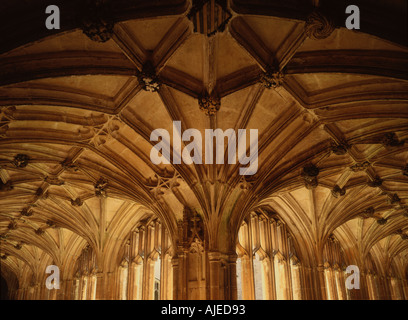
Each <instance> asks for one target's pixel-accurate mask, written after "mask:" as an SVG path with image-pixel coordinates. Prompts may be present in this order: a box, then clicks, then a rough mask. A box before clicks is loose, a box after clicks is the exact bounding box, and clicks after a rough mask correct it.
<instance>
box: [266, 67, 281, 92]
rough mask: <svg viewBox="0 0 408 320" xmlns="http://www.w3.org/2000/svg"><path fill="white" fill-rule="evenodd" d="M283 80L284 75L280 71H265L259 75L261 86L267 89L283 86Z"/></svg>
mask: <svg viewBox="0 0 408 320" xmlns="http://www.w3.org/2000/svg"><path fill="white" fill-rule="evenodd" d="M284 79H285V75H284V74H283V73H282V72H281V71H273V70H270V71H267V72H264V73H262V74H261V76H260V82H261V83H262V85H263V86H264V87H265V88H267V89H271V88H274V89H276V88H278V87H281V86H282V85H283V82H284Z"/></svg>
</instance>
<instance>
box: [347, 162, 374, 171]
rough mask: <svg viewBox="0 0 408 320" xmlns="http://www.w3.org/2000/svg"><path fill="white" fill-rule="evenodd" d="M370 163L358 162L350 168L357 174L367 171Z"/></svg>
mask: <svg viewBox="0 0 408 320" xmlns="http://www.w3.org/2000/svg"><path fill="white" fill-rule="evenodd" d="M370 165H371V163H370V162H368V161H364V162H359V163H356V164H354V165H352V166H351V167H350V169H351V171H353V172H359V171H364V170H367V169H368V168H369V167H370Z"/></svg>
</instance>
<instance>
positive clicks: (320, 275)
mask: <svg viewBox="0 0 408 320" xmlns="http://www.w3.org/2000/svg"><path fill="white" fill-rule="evenodd" d="M316 273H317V278H316V280H317V281H316V282H317V287H316V288H318V291H317V293H318V295H317V297H316V298H317V299H319V300H327V295H326V284H325V281H324V266H323V265H319V266H317V268H316Z"/></svg>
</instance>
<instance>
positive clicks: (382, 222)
mask: <svg viewBox="0 0 408 320" xmlns="http://www.w3.org/2000/svg"><path fill="white" fill-rule="evenodd" d="M387 221H388V220H387V219H385V218H381V219H378V220H377V223H378V224H380V225H384V224H386V223H387Z"/></svg>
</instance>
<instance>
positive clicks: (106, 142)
mask: <svg viewBox="0 0 408 320" xmlns="http://www.w3.org/2000/svg"><path fill="white" fill-rule="evenodd" d="M43 2H44V1H38V3H37V1H36V4H35V5H33V4H28V3H27V8H26V9H20V8H17V6H16V5H15V1H2V3H1V5H0V9H2V10H0V11H1V12H2V13H3V15H4V19H5V20H7V21H9V20H10V19H12V18H10V16H11V15H12V13H13V12H14V13H16V12H20V11H21V12H20V13H21V15H20V16H19V18H14V21H15V23H14V24H12V23H11V22H10V24H6V26H5V27H2V28H1V31H2V38H3V39H2V40H1V41H2V43H1V45H0V48H1V50H0V85H1V86H0V108H1V111H0V176H1V182H0V234H1V237H2V239H1V254H2V255H5V254H6V255H7V256H8V257H7V259H5V260H2V261H1V263H2V265H3V264H4V265H6V266H7V267H8V269H9V270H18V268H19V266H21V263H22V262H24V263H26V264H28V265H29V266H31V267H32V268H35V265H36V262H35V260H36V259H39V257H41V256H42V255H45V256H49V261H54V262H55V263H58V262H59V263H64V261H71V260H69V259H70V257H72V256H78V255H79V253H80V250H81V249H82V248H83V247H84V246H85V244H86V243H88V244H90V245H92V246H93V247H94V248H99V249H101V250H103V251H104V252H108V253H106V254H109V253H110V252H112V250H114V249H113V246H114V243H116V242H115V241H116V240H118V239H119V240H120V241H122V240H123V241H124V240H125V237H126V236H127V234H128V233H129V232H130V230H131V229H132V228H133V227H134V225H135V224H136V222H137V221H139V220H141V219H143V218H145V217H148V216H149V215H151V214H153V213H154V214H155V215H157V216H158V217H160V219H161V220H162V221H163V222H164V223H165V225H166V227H167V228H168V230H169V232H170V234H171V235H173V237H174V238H175V237H176V235H177V221H178V220H180V219H182V214H183V208H184V207H185V206H188V207H190V208H193V209H194V210H196V211H197V212H198V213H199V214H200V215H201V216H202V217H203V220H204V222H205V224H206V226H207V228H208V233H209V246H210V247H211V246H214V247H215V246H218V247H221V248H220V249H224V250H229V249H231V248H230V247H228V246H229V244H225V246H226V247H225V248H222V246H223V244H222V242H220V238H222V237H223V235H228V237H232V238H234V237H236V233H237V230H238V227H239V226H240V224H241V222H242V219H244V217H245V216H246V215H247V214H248V213H249V212H251V210H254V209H255V208H257V207H263V208H270V209H271V210H273V211H275V212H276V213H278V214H279V216H280V217H281V218H282V219H283V220H284V221H285V222H286V223H287V224H288V227H289V229H290V230H291V232H292V233H293V234H294V236H295V238H296V239H297V241H298V245H299V247H300V248H301V249H302V250H303V251H304V259H306V260H308V259H310V260H313V258H312V257H313V253H312V252H309V251H310V250H311V249H310V248H311V244H314V245H316V246H317V248H320V249H319V250H322V246H323V245H324V242H325V241H326V240H327V238H328V237H330V236H332V235H333V234H334V235H335V236H336V237H337V238H338V239H339V240H341V243H342V246H343V247H344V249H345V250H351V251H353V250H354V251H353V252H359V253H360V255H361V256H360V257H365V256H367V254H369V253H370V252H378V254H379V255H380V254H381V255H382V254H384V255H385V256H384V258H383V259H384V263H389V262H387V261H389V260H390V259H392V258H393V257H395V256H398V257H400V258H401V259H402V261H405V264H406V263H407V259H408V241H407V240H406V238H407V232H408V203H407V201H408V142H407V141H408V81H407V80H408V48H407V46H406V43H405V45H404V41H405V40H406V38H404V37H405V36H406V34H403V33H402V32H403V31H401V30H402V29H401V28H400V24H401V23H400V20H401V19H399V17H400V14H399V12H403V9H404V6H406V4H405V3H404V1H393V2H392V4H389V2H387V3H386V2H385V1H383V2H381V1H379V2H378V8H376V7H372V6H371V3H369V2H368V1H361V7H360V9H361V11H362V12H365V11H364V10H365V9H366V10H367V11H368V12H369V14H370V15H369V16H368V14H367V15H363V18H362V25H363V26H364V28H366V29H364V28H363V29H362V30H361V32H357V31H351V30H347V29H345V28H344V23H343V24H341V23H340V22H339V21H340V20H341V17H342V16H344V14H343V11H344V10H343V11H341V12H340V11H332V12H331V13H333V12H335V14H333V21H334V24H333V25H332V28H330V26H331V25H330V23H328V22H327V21H325V20H324V19H323V18H321V17H322V16H319V15H317V17H318V18H316V19H317V20H318V19H319V17H320V18H321V19H322V20H318V22H319V23H321V24H320V25H319V26H316V25H314V24H313V23H311V22H309V23H307V22H305V21H307V17H309V14H310V13H311V12H312V11H313V6H317V5H318V4H319V1H310V3H307V1H295V0H292V1H284V3H283V1H275V2H272V3H271V1H266V0H258V1H248V0H239V1H230V2H229V7H222V6H221V5H220V4H219V3H218V4H216V6H215V7H214V8H218V9H217V10H218V11H217V13H219V17H220V19H219V20H217V19H216V22H215V25H214V24H213V25H211V26H209V25H206V23H205V22H204V20H203V19H202V17H206V15H205V13H203V9H200V8H199V9H197V11H194V12H193V14H191V15H189V13H190V12H192V11H191V3H190V1H175V0H174V1H159V0H158V1H149V3H147V4H144V3H145V2H144V1H143V2H142V1H125V0H121V1H115V8H114V10H113V13H112V15H113V19H114V20H115V21H114V22H115V26H114V32H113V34H112V35H111V37H110V38H109V40H108V41H106V42H98V41H93V40H91V39H90V38H89V37H88V36H87V35H86V34H84V32H83V30H81V29H80V28H79V26H78V25H77V24H76V23H77V20H76V19H75V15H76V16H78V15H79V11H78V10H77V8H76V7H75V6H74V5H73V4H72V5H71V4H70V5H68V4H66V3H65V4H64V3H61V4H60V5H61V14H62V18H61V21H62V30H59V32H57V31H48V30H46V29H44V27H43V22H44V14H43V7H44V3H43ZM116 2H117V6H116ZM328 2H329V1H320V4H319V5H320V7H322V8H324V7H325V5H326V4H327V3H328ZM72 3H75V4H76V5H78V3H79V2H78V3H77V2H76V1H73V2H72ZM220 3H223V2H222V1H221V2H220ZM305 3H307V4H305ZM56 4H57V3H56ZM30 6H31V7H30ZM340 7H341V6H340ZM194 8H196V7H195V6H193V9H194ZM214 8H213V9H211V7H208V10H209V11H211V10H215V9H214ZM387 10H388V13H387ZM214 12H215V11H214ZM328 12H329V13H330V11H328ZM68 13H69V14H68ZM380 14H383V17H384V18H383V19H385V20H386V19H390V20H391V21H395V23H394V24H392V25H393V26H391V24H390V26H389V25H388V24H387V23H384V24H380V25H377V24H375V23H374V22H375V20H373V17H375V16H376V15H380ZM392 14H395V15H396V17H397V18H393V16H392ZM367 16H368V17H367ZM40 17H42V18H41V19H40ZM387 17H388V18H387ZM19 19H21V24H20V25H19V26H17V25H18V22H19V21H20V20H19ZM365 19H366V20H365ZM405 19H406V17H405ZM37 20H39V22H38V21H37ZM402 20H404V17H402ZM2 21H4V20H2ZM22 21H26V22H25V23H23V22H22ZM31 21H32V26H31V29H32V31H31V32H30V26H29V22H30V23H31ZM223 21H225V22H226V23H225V25H224V26H223V25H221V24H220V23H219V22H223ZM365 21H367V23H366V25H364V22H365ZM373 21H374V22H373ZM387 21H388V20H387ZM368 22H370V23H368ZM39 23H41V26H40V25H39ZM217 23H218V24H217ZM322 24H323V27H324V28H325V29H324V28H321V29H324V30H325V31H327V30H328V31H327V32H328V33H327V34H326V35H321V34H319V31H321V30H320V29H319V27H321V26H322ZM327 24H328V25H327ZM402 24H403V22H402ZM218 27H219V28H218ZM217 28H218V29H217ZM392 28H397V30H399V33H398V32H397V33H398V34H395V30H393V29H392ZM398 28H400V29H398ZM214 30H215V31H216V32H214V34H211V35H210V36H207V34H204V33H211V32H212V31H214ZM4 36H5V37H4ZM316 38H318V39H316ZM156 76H157V79H155V77H156ZM150 80H152V82H149V81H150ZM155 81H156V82H155ZM153 84H154V85H153ZM206 95H210V96H211V97H213V98H214V99H216V100H219V102H220V105H219V110H208V109H205V107H208V105H205V104H204V105H203V104H201V105H200V103H199V101H202V100H201V99H202V98H203V97H205V96H206ZM200 106H201V109H204V110H200ZM205 111H207V113H206V112H205ZM209 111H211V115H208V112H209ZM176 120H179V121H181V123H182V128H183V130H185V129H188V128H195V129H198V130H200V131H201V132H202V133H203V136H204V130H205V129H208V128H212V129H216V128H221V129H223V130H226V129H228V128H233V129H235V130H238V129H258V130H259V170H258V172H257V173H256V174H255V175H254V176H252V177H246V178H244V177H242V176H240V175H239V174H238V168H239V165H205V164H203V165H186V164H181V165H158V166H157V165H154V164H153V163H152V162H151V160H150V151H151V149H152V147H153V145H154V144H155V142H151V141H150V134H151V132H152V131H153V130H154V129H158V128H164V129H166V130H168V131H169V132H170V134H171V133H172V122H173V121H176ZM110 246H111V247H110ZM351 251H350V252H351ZM357 259H360V258H357ZM387 259H388V260H387ZM404 259H405V260H404ZM310 263H312V261H310Z"/></svg>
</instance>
